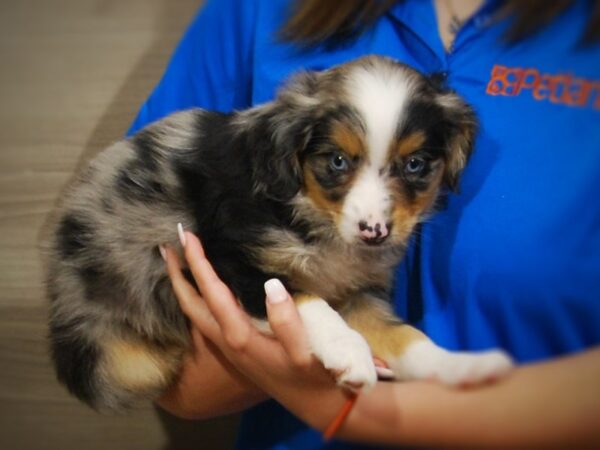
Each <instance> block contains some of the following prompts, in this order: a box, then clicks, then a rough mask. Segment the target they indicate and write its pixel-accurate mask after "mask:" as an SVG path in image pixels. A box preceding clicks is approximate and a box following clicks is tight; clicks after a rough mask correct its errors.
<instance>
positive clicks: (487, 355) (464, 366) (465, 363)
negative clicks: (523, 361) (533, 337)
mask: <svg viewBox="0 0 600 450" xmlns="http://www.w3.org/2000/svg"><path fill="white" fill-rule="evenodd" d="M512 367H513V362H512V360H511V358H510V357H509V356H508V355H507V354H506V353H504V352H501V351H498V350H492V351H487V352H483V353H462V352H461V353H451V352H447V353H446V355H445V356H444V357H442V358H441V360H440V362H439V366H438V370H436V374H435V376H436V378H437V379H438V380H439V381H441V382H442V383H444V384H449V385H453V386H456V385H472V384H479V383H485V382H488V381H493V380H496V379H498V378H500V377H502V376H504V375H506V374H507V373H508V372H509V371H510V370H511V369H512Z"/></svg>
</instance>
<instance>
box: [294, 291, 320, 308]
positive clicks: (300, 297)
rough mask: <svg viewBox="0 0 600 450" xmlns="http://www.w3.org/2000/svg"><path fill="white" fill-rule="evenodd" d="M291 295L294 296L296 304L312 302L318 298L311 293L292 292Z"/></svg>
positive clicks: (318, 298)
mask: <svg viewBox="0 0 600 450" xmlns="http://www.w3.org/2000/svg"><path fill="white" fill-rule="evenodd" d="M293 297H294V303H296V305H299V304H300V303H306V302H312V301H314V300H320V297H317V296H315V295H311V294H303V293H298V294H294V296H293Z"/></svg>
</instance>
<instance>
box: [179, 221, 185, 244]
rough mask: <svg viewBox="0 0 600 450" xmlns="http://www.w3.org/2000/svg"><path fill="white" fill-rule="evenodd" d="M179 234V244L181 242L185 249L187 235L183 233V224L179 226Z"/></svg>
mask: <svg viewBox="0 0 600 450" xmlns="http://www.w3.org/2000/svg"><path fill="white" fill-rule="evenodd" d="M177 234H178V235H179V242H181V246H182V247H184V248H185V244H186V238H185V233H184V232H183V225H181V222H179V223H178V224H177Z"/></svg>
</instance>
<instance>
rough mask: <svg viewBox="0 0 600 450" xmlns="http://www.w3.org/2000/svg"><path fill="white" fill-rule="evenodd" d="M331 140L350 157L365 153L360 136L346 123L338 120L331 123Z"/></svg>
mask: <svg viewBox="0 0 600 450" xmlns="http://www.w3.org/2000/svg"><path fill="white" fill-rule="evenodd" d="M331 140H332V141H333V142H334V143H335V144H336V145H337V146H338V147H339V148H340V149H342V150H343V151H344V152H345V153H346V154H347V155H348V156H350V157H351V158H356V157H360V156H362V155H364V153H365V145H364V143H363V139H362V137H361V136H360V135H359V134H357V133H356V131H354V130H352V129H351V128H350V127H349V126H348V125H346V124H343V123H339V122H338V123H335V124H334V125H333V127H332V130H331Z"/></svg>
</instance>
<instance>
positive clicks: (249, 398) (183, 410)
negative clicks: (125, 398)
mask: <svg viewBox="0 0 600 450" xmlns="http://www.w3.org/2000/svg"><path fill="white" fill-rule="evenodd" d="M190 333H191V338H192V339H191V349H190V351H189V352H188V353H186V355H185V356H184V359H183V364H182V368H181V372H180V374H179V376H178V378H177V380H176V381H175V383H174V384H173V385H172V386H171V387H170V388H169V389H167V391H166V392H164V393H163V394H162V396H161V397H160V398H159V399H158V400H157V403H158V405H159V406H161V407H162V408H163V409H165V410H166V411H168V412H170V413H171V414H173V415H175V416H177V417H180V418H184V419H206V418H209V417H216V416H220V415H225V414H230V413H233V412H238V411H241V410H244V409H246V408H248V407H250V406H253V405H255V404H256V403H259V402H260V401H263V400H265V399H267V395H266V394H265V393H264V392H263V391H262V390H260V389H259V388H258V387H257V386H256V385H255V384H254V383H252V382H251V381H250V380H249V379H248V378H247V377H245V376H244V375H242V374H241V373H240V372H239V371H238V370H237V369H235V367H233V365H232V364H231V363H230V362H229V361H228V360H227V358H225V357H224V356H223V354H222V353H221V351H220V350H219V349H218V348H217V347H216V346H215V345H214V344H213V343H212V342H210V341H209V340H208V339H207V338H205V337H204V336H202V334H201V333H200V332H199V331H198V330H197V329H196V328H192V329H191V330H190Z"/></svg>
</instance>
